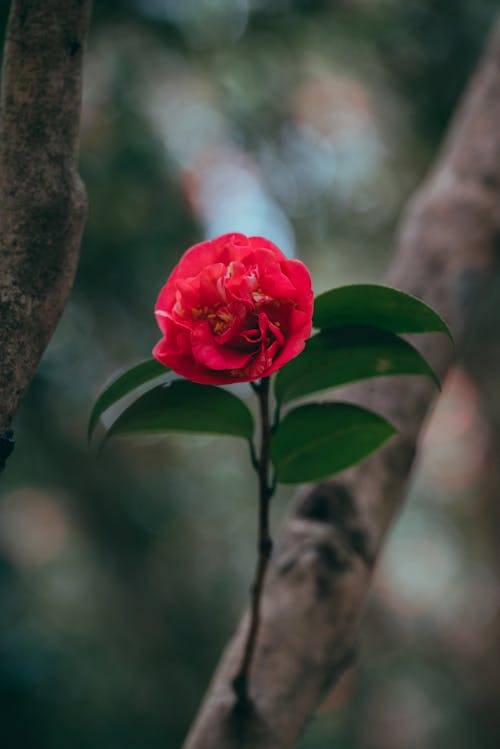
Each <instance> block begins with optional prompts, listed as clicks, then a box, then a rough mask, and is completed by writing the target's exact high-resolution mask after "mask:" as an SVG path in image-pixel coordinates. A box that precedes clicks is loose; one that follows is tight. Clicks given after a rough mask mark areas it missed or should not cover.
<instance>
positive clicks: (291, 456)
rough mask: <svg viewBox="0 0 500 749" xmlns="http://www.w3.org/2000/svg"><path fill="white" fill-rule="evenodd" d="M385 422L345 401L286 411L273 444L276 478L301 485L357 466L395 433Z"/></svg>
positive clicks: (285, 482) (314, 404) (272, 456)
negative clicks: (356, 464)
mask: <svg viewBox="0 0 500 749" xmlns="http://www.w3.org/2000/svg"><path fill="white" fill-rule="evenodd" d="M395 431H396V430H395V429H394V427H393V426H391V424H389V422H387V421H386V420H385V419H383V418H382V417H381V416H378V415H377V414H375V413H372V412H371V411H367V410H366V409H364V408H360V407H359V406H354V405H351V404H349V403H312V404H309V405H306V406H300V407H299V408H295V409H294V410H293V411H290V412H289V413H287V415H286V416H285V418H284V419H283V421H282V422H281V423H280V425H279V427H278V429H277V431H276V433H275V434H274V435H273V438H272V441H271V459H272V461H273V463H274V466H275V469H276V476H277V480H278V481H280V482H282V483H284V484H300V483H301V482H303V481H316V480H317V479H321V478H325V477H326V476H331V475H332V474H333V473H337V472H338V471H342V470H343V469H344V468H348V467H349V466H351V465H353V464H354V463H357V462H358V461H360V460H362V459H363V458H365V457H366V456H367V455H369V454H370V453H371V452H373V451H374V450H376V449H377V448H378V447H380V445H382V444H383V443H384V442H385V441H386V440H388V439H389V437H391V436H392V435H393V434H394V433H395Z"/></svg>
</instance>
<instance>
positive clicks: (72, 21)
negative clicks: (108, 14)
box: [0, 0, 91, 434]
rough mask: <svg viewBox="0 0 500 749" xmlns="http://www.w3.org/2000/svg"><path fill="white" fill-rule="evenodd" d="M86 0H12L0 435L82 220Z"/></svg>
mask: <svg viewBox="0 0 500 749" xmlns="http://www.w3.org/2000/svg"><path fill="white" fill-rule="evenodd" d="M90 8H91V2H90V0H44V2H40V0H14V1H13V2H12V6H11V9H10V16H9V22H8V26H7V36H6V41H5V47H4V59H3V71H2V115H1V122H0V227H1V231H0V321H1V325H0V351H1V357H0V434H2V433H4V432H5V430H6V429H7V428H8V427H9V425H10V423H11V420H12V417H13V416H14V413H15V411H16V409H17V407H18V404H19V401H20V399H21V397H22V395H23V393H24V392H25V390H26V388H27V386H28V385H29V383H30V381H31V379H32V378H33V375H34V373H35V370H36V367H37V365H38V363H39V361H40V357H41V356H42V353H43V351H44V350H45V347H46V346H47V343H48V341H49V339H50V337H51V335H52V333H53V331H54V328H55V326H56V324H57V322H58V320H59V317H60V315H61V312H62V310H63V307H64V305H65V302H66V300H67V298H68V295H69V292H70V289H71V285H72V282H73V278H74V274H75V270H76V266H77V261H78V253H79V247H80V240H81V236H82V232H83V227H84V223H85V217H86V196H85V190H84V188H83V184H82V182H81V180H80V178H79V177H78V174H77V159H78V133H79V122H80V109H81V83H82V60H83V51H84V47H85V43H86V37H87V30H88V25H89V20H90Z"/></svg>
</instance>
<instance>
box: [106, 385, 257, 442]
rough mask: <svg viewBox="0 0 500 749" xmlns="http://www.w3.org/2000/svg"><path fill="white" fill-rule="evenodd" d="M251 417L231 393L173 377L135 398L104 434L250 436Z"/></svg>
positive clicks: (242, 404)
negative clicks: (173, 379) (168, 381)
mask: <svg viewBox="0 0 500 749" xmlns="http://www.w3.org/2000/svg"><path fill="white" fill-rule="evenodd" d="M253 428H254V425H253V418H252V414H251V413H250V411H249V410H248V408H247V407H246V405H245V404H244V403H243V401H241V400H240V399H239V398H237V397H236V396H235V395H233V394H232V393H229V392H228V391H227V390H222V389H221V388H218V387H213V386H212V385H197V384H196V383H194V382H190V381H188V380H175V381H174V382H172V383H171V384H169V385H160V386H159V387H155V388H154V389H153V390H149V391H148V392H147V393H145V394H144V395H142V396H141V397H140V398H138V399H137V400H136V401H134V403H132V405H131V406H129V407H128V408H127V409H125V411H124V412H123V413H122V414H121V415H120V416H118V418H117V419H116V421H115V422H114V423H113V424H112V425H111V427H110V428H109V430H108V435H107V436H108V437H110V436H111V435H113V434H124V433H127V432H202V433H209V434H230V435H233V436H235V437H244V438H245V439H247V440H251V439H252V435H253Z"/></svg>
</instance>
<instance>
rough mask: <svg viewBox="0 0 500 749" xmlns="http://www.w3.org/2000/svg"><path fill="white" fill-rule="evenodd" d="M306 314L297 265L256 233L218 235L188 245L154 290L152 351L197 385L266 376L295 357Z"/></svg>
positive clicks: (307, 328) (307, 325)
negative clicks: (156, 334)
mask: <svg viewBox="0 0 500 749" xmlns="http://www.w3.org/2000/svg"><path fill="white" fill-rule="evenodd" d="M312 311H313V292H312V288H311V277H310V275H309V271H308V270H307V268H306V267H305V265H304V264H303V263H301V262H299V261H298V260H288V259H287V258H286V257H285V255H283V253H282V252H281V250H279V249H278V248H277V247H276V245H274V244H272V242H269V240H267V239H263V238H262V237H245V236H244V235H243V234H224V235H223V236H222V237H218V238H217V239H213V240H211V241H208V242H201V243H200V244H197V245H194V247H191V248H190V249H189V250H187V251H186V252H185V253H184V255H183V257H182V258H181V260H180V262H179V263H178V265H177V266H176V267H175V268H174V270H173V271H172V274H171V275H170V278H169V279H168V280H167V283H166V284H165V286H164V287H163V288H162V290H161V291H160V294H159V296H158V300H157V302H156V306H155V314H156V319H157V321H158V325H159V326H160V329H161V331H162V333H163V338H162V339H161V341H159V342H158V343H157V344H156V346H155V347H154V349H153V355H154V356H155V357H156V358H157V359H158V361H160V362H161V363H162V364H165V365H166V366H168V367H171V368H172V369H173V370H174V371H175V372H177V373H178V374H180V375H183V376H184V377H186V378H187V379H189V380H192V381H193V382H200V383H203V384H216V385H224V384H229V383H231V382H246V381H249V380H256V379H258V378H260V377H267V376H268V375H270V374H272V373H273V372H276V371H277V370H278V369H280V368H281V367H282V366H283V365H284V364H286V362H287V361H289V360H290V359H293V358H294V357H295V356H297V354H300V352H301V351H302V349H303V348H304V345H305V341H306V339H307V338H308V337H309V335H310V333H311V319H312Z"/></svg>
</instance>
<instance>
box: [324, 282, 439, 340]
mask: <svg viewBox="0 0 500 749" xmlns="http://www.w3.org/2000/svg"><path fill="white" fill-rule="evenodd" d="M313 324H314V326H315V327H316V328H321V329H322V330H324V329H328V328H337V327H341V326H343V325H371V326H372V327H374V328H382V329H383V330H388V331H390V332H391V333H431V332H440V333H446V335H448V336H449V337H450V339H452V335H451V332H450V329H449V328H448V326H447V324H446V323H445V321H444V320H443V319H442V318H441V317H440V316H439V315H438V314H437V312H434V310H432V309H431V308H430V307H428V306H427V305H426V304H424V302H422V301H420V299H417V298H416V297H414V296H410V295H409V294H404V293H403V292H402V291H397V290H396V289H390V288H388V287H387V286H377V285H375V284H355V285H352V286H341V287H340V288H338V289H332V290H331V291H326V292H325V293H324V294H320V295H319V296H317V297H316V299H315V300H314V315H313ZM452 340H453V339H452Z"/></svg>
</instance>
